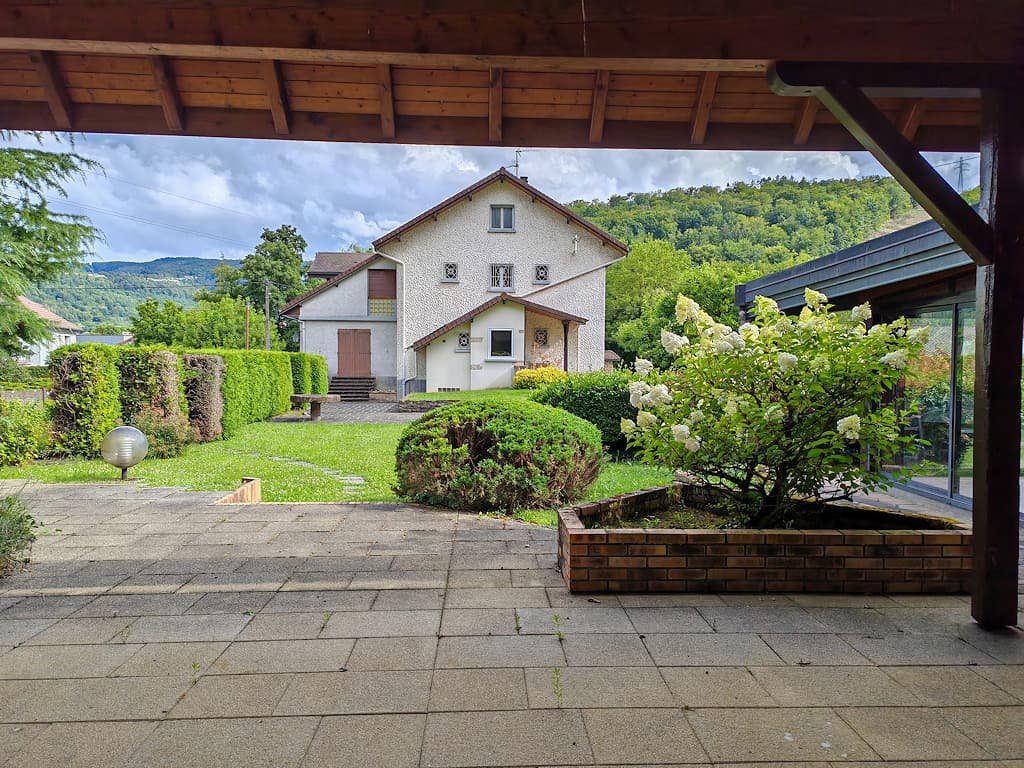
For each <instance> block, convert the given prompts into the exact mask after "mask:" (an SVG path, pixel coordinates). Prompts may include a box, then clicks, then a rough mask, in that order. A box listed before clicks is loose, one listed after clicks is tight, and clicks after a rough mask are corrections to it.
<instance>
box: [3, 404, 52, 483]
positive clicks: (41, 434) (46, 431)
mask: <svg viewBox="0 0 1024 768" xmlns="http://www.w3.org/2000/svg"><path fill="white" fill-rule="evenodd" d="M49 439H50V419H49V417H48V416H47V413H46V409H45V408H44V407H43V406H42V405H41V404H39V403H26V402H22V401H20V400H0V467H7V466H12V465H17V464H26V463H28V462H30V461H32V459H35V458H38V457H39V456H40V455H41V454H42V453H43V452H44V451H45V450H46V446H47V444H48V442H49Z"/></svg>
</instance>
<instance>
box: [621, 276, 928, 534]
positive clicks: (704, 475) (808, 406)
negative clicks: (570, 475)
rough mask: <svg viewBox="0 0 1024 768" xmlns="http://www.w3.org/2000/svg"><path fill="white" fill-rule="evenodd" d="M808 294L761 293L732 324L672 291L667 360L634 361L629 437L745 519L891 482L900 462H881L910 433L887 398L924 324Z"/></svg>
mask: <svg viewBox="0 0 1024 768" xmlns="http://www.w3.org/2000/svg"><path fill="white" fill-rule="evenodd" d="M805 301H806V305H807V306H805V307H804V309H803V310H802V311H801V313H800V315H799V317H789V316H787V315H785V314H783V313H782V312H781V311H780V310H779V307H778V305H777V304H776V303H775V302H774V301H773V300H771V299H768V298H765V297H758V298H757V299H756V301H755V304H754V313H753V315H754V317H753V320H752V322H748V323H744V324H743V325H741V326H740V328H739V329H738V330H734V329H732V328H730V327H729V326H727V325H723V324H721V323H718V322H716V321H715V320H714V319H713V318H712V317H711V316H710V315H708V314H707V313H706V312H705V311H704V310H702V309H701V308H700V306H699V305H698V304H697V303H696V302H695V301H693V300H692V299H690V298H687V297H686V296H680V297H679V299H678V302H677V305H676V319H677V321H678V323H679V326H680V328H679V329H678V330H680V331H681V332H680V333H675V332H673V331H671V330H668V329H666V330H664V331H662V335H661V343H662V345H663V346H664V348H665V350H666V351H667V352H668V353H669V354H670V355H671V356H672V364H671V366H670V367H669V368H668V369H667V370H664V371H659V370H655V369H654V366H653V365H652V364H651V363H650V362H649V361H647V360H643V359H638V360H637V361H636V363H635V371H636V373H637V375H638V376H637V378H636V379H635V380H634V381H633V382H632V383H631V384H630V399H631V402H632V404H633V405H634V406H635V407H637V408H638V409H639V410H638V412H637V417H636V420H635V421H633V420H628V419H624V420H623V422H622V430H623V432H624V433H626V434H627V438H628V442H629V443H630V445H631V446H632V447H633V448H634V449H635V450H636V451H637V453H638V455H639V456H640V457H641V458H642V459H643V460H645V461H648V462H650V463H653V464H658V465H661V466H669V467H672V468H675V469H679V470H683V471H685V472H686V473H688V474H689V475H690V476H692V477H693V478H695V479H696V481H698V482H701V483H704V484H707V485H712V486H715V487H717V488H719V489H721V491H722V492H723V493H724V494H725V496H726V498H729V499H731V500H732V503H731V504H730V505H729V506H730V507H731V510H730V511H732V512H734V513H736V512H739V513H741V514H742V515H743V516H744V517H746V518H747V519H748V524H751V525H757V526H770V527H776V526H785V525H789V524H791V523H792V522H793V520H794V517H795V513H796V512H797V510H798V507H800V506H801V502H802V501H806V500H811V501H829V500H836V499H840V498H848V497H850V496H851V495H852V494H854V493H856V492H857V491H868V490H874V489H880V488H886V487H889V486H891V485H892V483H893V479H894V478H898V477H900V473H899V472H898V471H897V472H895V473H894V474H893V475H889V474H886V473H883V471H882V467H883V466H884V465H885V464H887V463H889V462H891V459H892V458H893V457H894V456H896V455H897V454H898V453H900V452H901V451H903V450H905V449H907V448H908V447H909V446H910V444H911V443H912V440H913V439H912V438H911V437H909V436H907V435H904V434H902V429H901V428H902V427H903V422H902V420H901V417H899V416H898V415H897V413H896V409H895V408H893V407H891V406H886V405H884V401H885V399H886V398H887V396H888V395H889V394H890V392H891V391H892V388H893V386H894V385H895V384H896V383H897V382H898V381H899V379H900V378H901V377H902V376H903V375H904V371H905V369H906V367H907V364H908V362H909V361H910V360H911V359H912V358H913V357H914V356H915V355H917V354H918V353H919V352H920V351H921V349H922V347H923V346H924V344H925V342H926V341H927V329H926V328H920V329H914V330H911V329H910V328H909V326H908V323H907V321H906V320H905V319H903V318H901V319H899V320H896V321H894V322H892V323H888V324H876V325H873V326H871V328H870V329H869V328H868V327H867V322H868V321H869V320H870V317H871V308H870V307H869V306H868V305H867V304H862V305H860V306H858V307H855V308H854V309H853V310H852V311H851V312H848V313H834V312H832V311H831V305H829V304H828V299H827V297H826V296H825V295H824V294H821V293H818V292H816V291H812V290H808V291H807V292H806V293H805ZM887 469H891V467H887Z"/></svg>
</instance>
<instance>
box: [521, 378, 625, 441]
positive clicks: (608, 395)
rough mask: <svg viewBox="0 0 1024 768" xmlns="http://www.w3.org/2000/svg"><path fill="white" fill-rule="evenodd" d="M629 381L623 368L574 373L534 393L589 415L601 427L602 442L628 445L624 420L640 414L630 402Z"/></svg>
mask: <svg viewBox="0 0 1024 768" xmlns="http://www.w3.org/2000/svg"><path fill="white" fill-rule="evenodd" d="M629 381H630V379H629V374H627V373H625V372H622V371H615V372H614V373H605V372H604V371H594V372H592V373H571V374H569V376H567V377H566V378H564V379H562V380H561V381H555V382H552V383H551V384H547V385H546V386H544V387H541V388H540V389H538V390H537V391H536V392H534V393H533V396H532V397H533V399H534V400H536V401H537V402H538V403H544V404H545V405H551V406H554V407H555V408H562V409H564V410H566V411H568V412H569V413H573V414H576V415H577V416H579V417H580V418H584V419H586V420H587V421H589V422H590V423H591V424H593V425H594V426H596V427H597V428H598V429H599V430H601V442H602V443H604V444H605V445H606V446H609V447H621V446H623V445H625V439H624V437H623V435H622V426H621V420H622V419H635V418H636V408H634V407H633V406H631V405H630V404H629V390H628V389H627V387H628V386H629Z"/></svg>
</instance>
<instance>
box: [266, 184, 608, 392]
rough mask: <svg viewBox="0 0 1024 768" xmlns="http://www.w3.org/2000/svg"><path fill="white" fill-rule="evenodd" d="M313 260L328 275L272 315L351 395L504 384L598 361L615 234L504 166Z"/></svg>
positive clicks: (595, 365)
mask: <svg viewBox="0 0 1024 768" xmlns="http://www.w3.org/2000/svg"><path fill="white" fill-rule="evenodd" d="M373 246H374V251H373V252H372V253H331V254H326V253H321V254H317V258H316V260H315V261H314V264H313V266H312V267H311V270H310V271H311V272H312V273H314V274H317V275H322V276H326V275H328V274H330V273H331V272H332V271H333V270H337V271H336V273H335V274H333V276H331V277H329V279H327V280H326V282H324V283H322V284H321V285H319V286H318V287H316V288H314V289H313V290H311V291H309V292H307V293H306V294H304V295H302V296H300V297H298V298H297V299H295V300H293V301H291V302H290V303H289V304H287V305H286V306H285V307H283V308H282V309H281V311H280V312H281V314H282V315H284V316H286V317H292V318H295V319H297V320H298V321H299V326H300V337H299V338H300V348H301V349H302V350H303V351H305V352H313V353H316V354H320V355H323V356H324V357H325V358H326V359H327V366H328V370H329V372H330V374H331V376H332V377H333V381H332V384H333V385H334V386H335V387H338V388H344V385H346V384H347V389H348V390H349V391H353V390H360V389H363V390H365V389H366V388H367V387H369V388H372V389H376V390H378V391H394V392H396V393H397V396H398V397H399V398H401V397H403V396H404V395H406V394H409V393H411V392H423V391H426V392H440V391H453V390H470V389H488V388H493V387H509V386H511V384H512V376H513V374H514V372H515V370H516V369H517V368H519V367H523V366H528V367H534V366H538V365H553V366H555V367H557V368H561V369H563V370H568V371H591V370H601V369H602V368H603V367H604V364H605V348H604V302H605V270H606V269H607V268H608V267H609V266H610V265H611V264H613V263H615V262H616V261H618V260H620V259H622V258H624V257H625V255H626V253H627V248H626V246H625V245H623V244H622V243H621V242H619V241H618V240H616V239H615V238H614V237H612V236H611V235H609V234H608V233H607V232H605V231H603V230H602V229H600V228H599V227H596V226H594V225H593V224H591V223H590V222H588V221H585V220H584V219H582V218H580V217H579V216H577V215H576V214H575V213H573V212H572V211H570V210H569V209H568V208H566V207H565V206H563V205H561V204H560V203H558V202H556V201H555V200H553V199H552V198H550V197H548V196H547V195H545V194H544V193H543V192H541V191H540V190H538V189H536V188H534V187H532V186H531V185H530V184H528V183H527V181H526V180H525V179H521V178H518V177H516V176H515V175H513V174H511V173H509V172H508V171H507V170H505V169H504V168H502V169H500V170H498V171H496V172H494V173H492V174H491V175H489V176H487V177H486V178H483V179H481V180H480V181H478V182H476V183H475V184H473V185H471V186H469V187H467V188H466V189H463V190H462V191H461V192H458V193H457V194H455V195H453V196H452V197H450V198H448V199H447V200H445V201H443V202H441V203H439V204H438V205H436V206H434V207H433V208H431V209H430V210H428V211H426V212H424V213H422V214H420V215H419V216H417V217H416V218H414V219H412V220H411V221H408V222H406V223H405V224H403V225H401V226H400V227H398V228H397V229H395V230H393V231H392V232H389V233H388V234H386V235H384V236H383V237H380V238H378V239H377V240H375V241H374V243H373Z"/></svg>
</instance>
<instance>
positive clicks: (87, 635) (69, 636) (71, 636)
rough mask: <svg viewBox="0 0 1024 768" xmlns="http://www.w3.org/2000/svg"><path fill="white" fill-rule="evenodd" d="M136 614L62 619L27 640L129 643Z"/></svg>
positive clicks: (60, 642) (42, 642) (48, 642)
mask: <svg viewBox="0 0 1024 768" xmlns="http://www.w3.org/2000/svg"><path fill="white" fill-rule="evenodd" d="M135 621H136V619H135V617H134V616H122V617H118V618H95V619H76V618H73V617H72V618H68V619H60V620H59V621H57V622H55V623H53V624H51V626H49V627H47V628H46V629H44V630H43V631H42V632H39V633H38V634H34V635H32V636H31V638H30V639H29V640H27V642H28V644H30V645H76V644H89V643H107V642H123V643H127V642H128V638H129V637H131V634H132V631H133V630H132V625H133V624H134V623H135Z"/></svg>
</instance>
